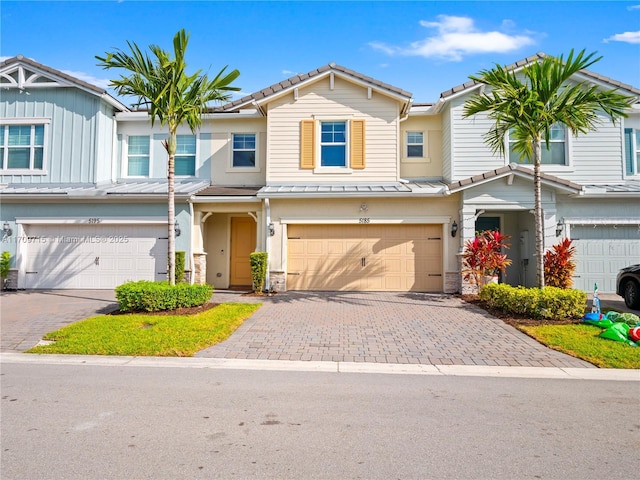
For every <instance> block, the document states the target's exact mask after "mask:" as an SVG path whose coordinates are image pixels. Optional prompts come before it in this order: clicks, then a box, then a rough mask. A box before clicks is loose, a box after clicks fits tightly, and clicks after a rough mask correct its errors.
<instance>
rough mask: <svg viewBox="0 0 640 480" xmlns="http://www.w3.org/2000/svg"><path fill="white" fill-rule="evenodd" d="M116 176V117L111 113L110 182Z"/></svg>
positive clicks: (115, 178) (113, 181) (114, 179)
mask: <svg viewBox="0 0 640 480" xmlns="http://www.w3.org/2000/svg"><path fill="white" fill-rule="evenodd" d="M117 178H118V118H117V117H116V115H115V113H114V114H113V133H112V134H111V183H116V180H117Z"/></svg>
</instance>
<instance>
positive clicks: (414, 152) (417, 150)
mask: <svg viewBox="0 0 640 480" xmlns="http://www.w3.org/2000/svg"><path fill="white" fill-rule="evenodd" d="M407 157H413V158H416V157H418V158H419V157H424V133H423V132H407Z"/></svg>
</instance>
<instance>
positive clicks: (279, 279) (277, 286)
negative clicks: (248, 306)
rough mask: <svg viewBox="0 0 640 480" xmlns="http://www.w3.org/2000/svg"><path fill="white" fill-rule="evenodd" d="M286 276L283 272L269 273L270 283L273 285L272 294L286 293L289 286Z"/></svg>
mask: <svg viewBox="0 0 640 480" xmlns="http://www.w3.org/2000/svg"><path fill="white" fill-rule="evenodd" d="M285 278H286V277H285V274H284V272H281V271H270V272H269V282H270V283H271V285H270V287H271V291H272V292H284V291H286V289H287V285H286V282H285Z"/></svg>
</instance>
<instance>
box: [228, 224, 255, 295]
mask: <svg viewBox="0 0 640 480" xmlns="http://www.w3.org/2000/svg"><path fill="white" fill-rule="evenodd" d="M255 249H256V222H255V221H254V220H253V218H251V217H231V267H230V269H231V272H230V279H229V285H230V286H232V287H240V286H242V287H247V286H249V287H250V286H251V284H252V283H253V282H252V281H251V262H250V259H249V255H250V254H251V253H253V252H254V251H255Z"/></svg>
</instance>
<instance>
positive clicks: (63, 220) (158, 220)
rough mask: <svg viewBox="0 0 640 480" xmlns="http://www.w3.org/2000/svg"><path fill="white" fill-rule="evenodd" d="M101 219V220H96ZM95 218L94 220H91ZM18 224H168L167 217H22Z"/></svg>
mask: <svg viewBox="0 0 640 480" xmlns="http://www.w3.org/2000/svg"><path fill="white" fill-rule="evenodd" d="M96 219H99V220H100V221H96ZM90 220H93V221H90ZM16 224H18V225H93V226H100V225H167V217H99V216H96V217H88V216H86V217H50V218H46V217H21V218H16Z"/></svg>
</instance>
